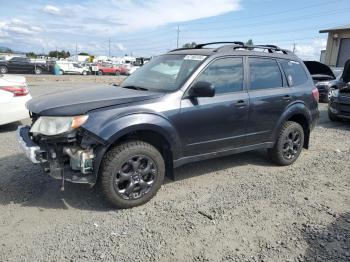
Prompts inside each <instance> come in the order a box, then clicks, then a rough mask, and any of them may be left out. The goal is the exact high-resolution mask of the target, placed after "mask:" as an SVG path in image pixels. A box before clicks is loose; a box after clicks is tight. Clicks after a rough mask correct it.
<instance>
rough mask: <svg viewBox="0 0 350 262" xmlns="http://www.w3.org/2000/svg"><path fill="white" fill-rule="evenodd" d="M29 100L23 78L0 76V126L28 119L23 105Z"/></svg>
mask: <svg viewBox="0 0 350 262" xmlns="http://www.w3.org/2000/svg"><path fill="white" fill-rule="evenodd" d="M31 98H32V97H31V95H30V94H29V89H28V87H27V83H26V79H25V77H23V76H16V75H0V125H5V124H9V123H12V122H16V121H19V120H22V119H25V118H28V117H29V113H28V110H27V108H26V106H25V105H26V103H27V101H29V100H30V99H31Z"/></svg>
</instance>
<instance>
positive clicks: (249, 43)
mask: <svg viewBox="0 0 350 262" xmlns="http://www.w3.org/2000/svg"><path fill="white" fill-rule="evenodd" d="M245 44H246V45H254V43H253V40H252V39H249V40H248V41H247V42H246V43H245Z"/></svg>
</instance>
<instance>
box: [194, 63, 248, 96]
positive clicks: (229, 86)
mask: <svg viewBox="0 0 350 262" xmlns="http://www.w3.org/2000/svg"><path fill="white" fill-rule="evenodd" d="M196 81H204V82H209V83H211V84H213V86H214V88H215V94H225V93H231V92H239V91H242V90H243V59H242V58H240V57H230V58H224V59H218V60H216V61H214V62H213V63H211V64H210V65H209V66H208V67H207V68H206V69H205V70H204V71H203V72H202V73H201V74H200V76H199V77H198V78H197V80H196Z"/></svg>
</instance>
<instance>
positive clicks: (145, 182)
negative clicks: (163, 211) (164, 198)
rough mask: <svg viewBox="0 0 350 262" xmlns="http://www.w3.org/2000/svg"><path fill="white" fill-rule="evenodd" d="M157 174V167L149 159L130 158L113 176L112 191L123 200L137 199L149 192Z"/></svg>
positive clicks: (140, 156)
mask: <svg viewBox="0 0 350 262" xmlns="http://www.w3.org/2000/svg"><path fill="white" fill-rule="evenodd" d="M157 173H158V168H157V165H156V164H155V162H154V161H153V160H152V159H151V158H150V157H148V156H145V155H135V156H132V157H131V158H129V159H128V160H127V161H125V162H124V163H123V164H122V165H121V168H120V169H119V170H118V172H117V173H116V175H115V176H114V184H113V186H114V190H115V191H116V192H117V193H118V194H119V195H120V196H121V197H122V198H124V199H127V200H134V199H139V198H141V197H142V196H144V195H145V194H147V193H148V192H149V191H150V189H151V188H152V186H153V184H154V182H155V180H156V175H157Z"/></svg>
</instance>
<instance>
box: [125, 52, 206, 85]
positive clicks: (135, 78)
mask: <svg viewBox="0 0 350 262" xmlns="http://www.w3.org/2000/svg"><path fill="white" fill-rule="evenodd" d="M205 58H206V56H202V55H162V56H158V57H156V58H154V59H152V60H151V61H150V62H149V63H147V64H145V65H144V66H142V67H141V68H140V69H138V70H137V71H135V72H134V73H133V74H132V75H131V76H129V77H128V78H127V79H126V80H125V81H124V82H123V84H122V87H141V88H143V89H148V90H154V91H161V92H172V91H175V90H177V89H179V88H180V87H181V85H182V84H183V82H184V81H185V80H186V79H187V78H188V77H189V76H190V75H191V74H192V72H193V71H194V70H195V69H196V68H197V67H198V66H199V65H200V64H201V63H202V62H203V61H204V59H205Z"/></svg>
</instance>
